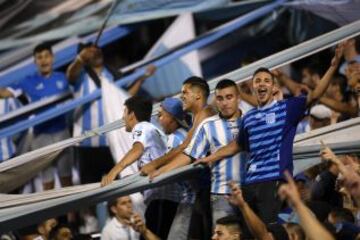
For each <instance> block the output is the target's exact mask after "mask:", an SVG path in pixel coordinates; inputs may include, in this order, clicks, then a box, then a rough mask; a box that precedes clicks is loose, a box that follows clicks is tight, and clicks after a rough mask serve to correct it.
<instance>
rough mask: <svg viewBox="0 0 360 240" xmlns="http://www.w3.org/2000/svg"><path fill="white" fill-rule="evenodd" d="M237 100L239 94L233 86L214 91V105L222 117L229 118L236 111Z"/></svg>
mask: <svg viewBox="0 0 360 240" xmlns="http://www.w3.org/2000/svg"><path fill="white" fill-rule="evenodd" d="M239 100H240V98H239V94H238V92H237V89H236V88H235V87H227V88H223V89H217V90H216V91H215V102H216V107H217V108H218V110H219V111H220V113H221V115H222V116H223V117H224V118H231V117H232V116H233V115H234V114H235V113H236V112H237V111H238V105H239Z"/></svg>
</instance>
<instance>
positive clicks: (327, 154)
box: [320, 140, 340, 165]
mask: <svg viewBox="0 0 360 240" xmlns="http://www.w3.org/2000/svg"><path fill="white" fill-rule="evenodd" d="M320 143H321V146H322V148H323V149H322V150H321V151H320V156H321V157H322V159H324V160H327V161H331V162H333V163H335V164H337V165H338V164H339V162H340V160H339V159H338V158H337V157H336V155H335V154H334V152H333V151H332V150H331V149H330V148H329V147H327V146H326V145H325V143H324V142H323V141H322V140H321V141H320Z"/></svg>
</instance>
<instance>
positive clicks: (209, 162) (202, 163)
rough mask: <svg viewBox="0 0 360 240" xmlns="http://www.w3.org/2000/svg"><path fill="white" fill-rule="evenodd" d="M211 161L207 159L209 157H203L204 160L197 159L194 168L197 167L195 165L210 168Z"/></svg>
mask: <svg viewBox="0 0 360 240" xmlns="http://www.w3.org/2000/svg"><path fill="white" fill-rule="evenodd" d="M211 163H212V162H211V160H210V159H209V157H204V158H201V159H198V160H196V161H195V162H194V166H197V165H206V166H210V165H211Z"/></svg>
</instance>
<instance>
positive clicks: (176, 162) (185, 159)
mask: <svg viewBox="0 0 360 240" xmlns="http://www.w3.org/2000/svg"><path fill="white" fill-rule="evenodd" d="M190 163H191V159H190V157H189V156H187V155H185V154H184V153H180V154H178V155H177V156H176V157H175V158H174V159H172V161H171V162H169V163H168V164H166V165H164V166H162V167H161V168H159V169H158V170H157V171H154V172H152V173H150V174H149V177H150V179H154V178H155V177H157V176H160V175H161V174H163V173H166V172H170V171H171V170H174V169H176V168H180V167H183V166H186V165H189V164H190Z"/></svg>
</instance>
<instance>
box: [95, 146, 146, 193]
mask: <svg viewBox="0 0 360 240" xmlns="http://www.w3.org/2000/svg"><path fill="white" fill-rule="evenodd" d="M143 153H144V146H143V145H142V144H141V143H140V142H136V143H134V145H133V147H132V148H131V149H130V151H129V152H127V154H126V155H125V156H124V157H123V158H122V159H121V160H120V162H118V163H117V164H116V165H115V166H114V167H113V168H112V169H111V170H110V172H109V173H108V174H107V175H106V176H104V177H103V179H102V180H101V186H106V185H108V184H110V183H112V181H114V179H115V178H116V176H117V175H118V174H120V173H121V172H122V171H123V170H124V169H125V168H126V167H127V166H129V165H131V164H132V163H134V162H135V161H136V160H138V159H139V158H140V157H141V155H142V154H143Z"/></svg>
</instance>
